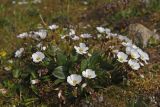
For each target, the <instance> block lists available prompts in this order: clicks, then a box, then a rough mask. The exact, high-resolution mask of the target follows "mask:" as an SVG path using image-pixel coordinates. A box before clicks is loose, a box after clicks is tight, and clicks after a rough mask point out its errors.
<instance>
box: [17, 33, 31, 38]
mask: <svg viewBox="0 0 160 107" xmlns="http://www.w3.org/2000/svg"><path fill="white" fill-rule="evenodd" d="M28 36H29V35H28V33H27V32H24V33H21V34H19V35H17V38H21V39H23V38H27V37H28Z"/></svg>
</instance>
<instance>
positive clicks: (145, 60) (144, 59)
mask: <svg viewBox="0 0 160 107" xmlns="http://www.w3.org/2000/svg"><path fill="white" fill-rule="evenodd" d="M137 51H138V53H139V54H140V58H141V60H143V61H144V62H145V63H146V64H147V60H149V55H148V54H147V53H145V52H143V51H142V50H141V49H137Z"/></svg>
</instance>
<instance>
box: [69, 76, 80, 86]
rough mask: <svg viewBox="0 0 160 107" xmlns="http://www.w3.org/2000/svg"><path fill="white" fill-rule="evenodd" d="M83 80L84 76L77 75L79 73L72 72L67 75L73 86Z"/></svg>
mask: <svg viewBox="0 0 160 107" xmlns="http://www.w3.org/2000/svg"><path fill="white" fill-rule="evenodd" d="M81 81H82V77H81V76H80V75H77V74H72V75H70V76H68V77H67V82H68V83H69V84H70V85H72V86H76V85H77V84H79V83H80V82H81Z"/></svg>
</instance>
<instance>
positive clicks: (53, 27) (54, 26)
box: [48, 24, 59, 30]
mask: <svg viewBox="0 0 160 107" xmlns="http://www.w3.org/2000/svg"><path fill="white" fill-rule="evenodd" d="M48 27H49V29H50V30H56V29H58V28H59V26H58V25H55V24H53V25H50V26H48Z"/></svg>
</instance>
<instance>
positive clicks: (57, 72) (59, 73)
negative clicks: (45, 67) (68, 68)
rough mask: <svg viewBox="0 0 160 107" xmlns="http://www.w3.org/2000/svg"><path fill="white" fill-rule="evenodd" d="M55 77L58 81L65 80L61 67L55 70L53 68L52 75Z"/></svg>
mask: <svg viewBox="0 0 160 107" xmlns="http://www.w3.org/2000/svg"><path fill="white" fill-rule="evenodd" d="M52 74H53V75H54V76H55V77H57V78H58V79H65V75H64V72H63V66H59V67H57V68H55V70H54V71H53V73H52Z"/></svg>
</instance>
